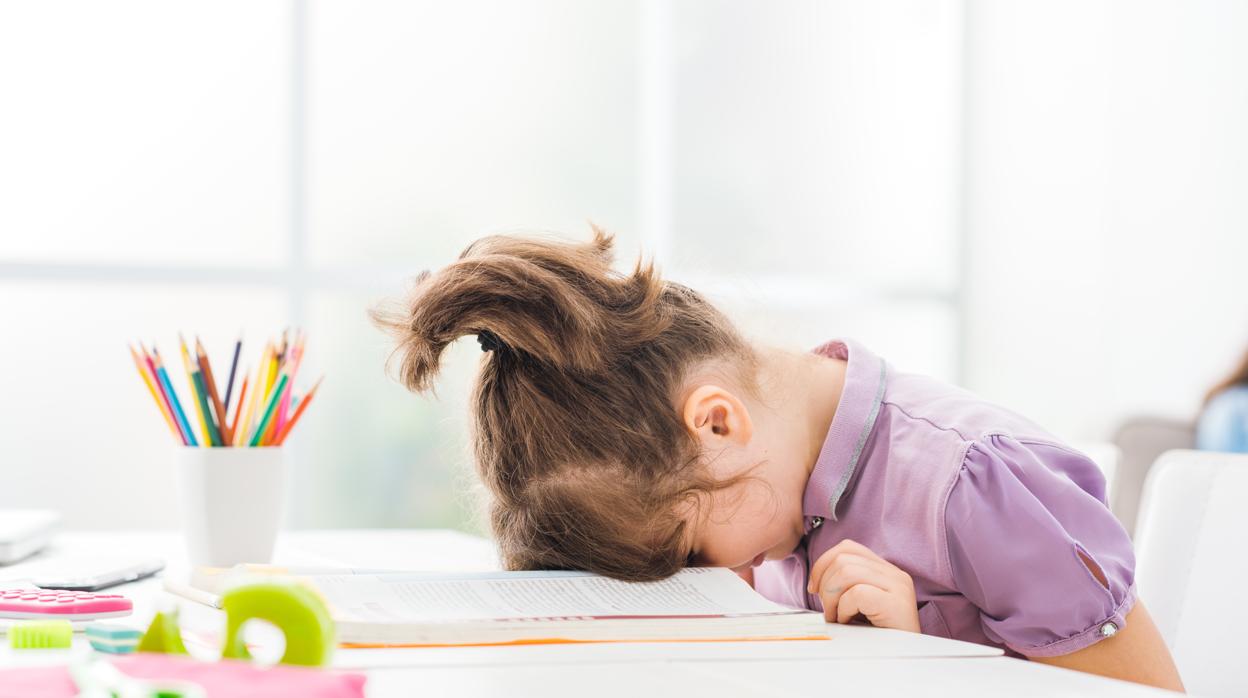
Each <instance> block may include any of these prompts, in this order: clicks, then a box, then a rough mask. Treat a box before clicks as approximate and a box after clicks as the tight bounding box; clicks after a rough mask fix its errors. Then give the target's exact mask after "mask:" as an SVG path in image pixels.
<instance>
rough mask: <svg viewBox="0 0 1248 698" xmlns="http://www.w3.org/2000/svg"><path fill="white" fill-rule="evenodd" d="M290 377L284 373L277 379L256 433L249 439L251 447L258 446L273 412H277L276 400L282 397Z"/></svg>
mask: <svg viewBox="0 0 1248 698" xmlns="http://www.w3.org/2000/svg"><path fill="white" fill-rule="evenodd" d="M289 379H290V377H289V376H287V375H286V374H285V373H283V374H282V377H281V378H279V379H278V381H277V386H276V387H275V388H274V389H273V394H272V395H271V396H269V400H268V405H267V406H266V407H265V408H264V416H263V417H261V419H260V424H259V425H257V426H256V433H255V435H254V436H252V437H251V445H252V446H259V445H260V439H261V438H263V437H264V432H265V430H266V429H268V427H269V422H270V421H272V420H273V412H274V411H276V410H277V402H278V399H279V398H280V397H281V396H282V390H284V389H285V388H286V383H287V382H288V381H289Z"/></svg>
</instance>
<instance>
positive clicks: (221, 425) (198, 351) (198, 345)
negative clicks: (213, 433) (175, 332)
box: [195, 337, 230, 446]
mask: <svg viewBox="0 0 1248 698" xmlns="http://www.w3.org/2000/svg"><path fill="white" fill-rule="evenodd" d="M195 359H196V361H198V363H199V372H200V373H201V374H203V378H204V385H205V386H207V388H208V397H209V398H210V399H211V401H212V402H211V404H212V408H213V409H214V410H215V411H216V414H217V429H218V430H220V432H221V440H220V441H221V445H222V446H224V445H226V444H228V443H229V442H230V424H229V422H228V421H226V418H225V405H223V404H221V395H220V393H218V392H217V381H216V380H215V379H214V378H213V377H212V363H211V362H209V361H208V352H206V351H204V343H203V342H201V341H199V337H196V338H195Z"/></svg>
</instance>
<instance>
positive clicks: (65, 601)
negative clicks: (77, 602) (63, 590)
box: [56, 599, 74, 603]
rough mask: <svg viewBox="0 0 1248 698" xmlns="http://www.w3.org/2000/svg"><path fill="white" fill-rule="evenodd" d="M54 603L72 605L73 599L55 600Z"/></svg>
mask: <svg viewBox="0 0 1248 698" xmlns="http://www.w3.org/2000/svg"><path fill="white" fill-rule="evenodd" d="M56 602H57V603H73V602H74V600H73V599H57V600H56Z"/></svg>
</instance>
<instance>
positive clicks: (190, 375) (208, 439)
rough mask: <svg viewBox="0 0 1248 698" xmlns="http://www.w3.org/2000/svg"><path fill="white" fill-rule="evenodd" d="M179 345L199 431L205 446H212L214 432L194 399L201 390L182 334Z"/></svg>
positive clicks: (179, 337)
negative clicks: (196, 381)
mask: <svg viewBox="0 0 1248 698" xmlns="http://www.w3.org/2000/svg"><path fill="white" fill-rule="evenodd" d="M178 344H181V345H182V364H183V365H184V366H186V380H187V382H188V383H190V384H191V402H192V403H194V404H195V414H197V415H199V429H200V431H202V432H203V434H204V439H203V444H204V445H205V446H211V445H212V432H211V431H209V430H208V422H207V420H206V419H205V417H204V409H203V408H202V407H200V405H199V400H196V399H194V398H195V396H196V395H198V394H199V390H197V389H196V388H195V376H194V371H192V370H191V353H190V352H189V351H187V350H186V340H185V339H182V333H181V332H179V333H178Z"/></svg>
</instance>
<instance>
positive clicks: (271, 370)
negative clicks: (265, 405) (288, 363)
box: [261, 347, 278, 400]
mask: <svg viewBox="0 0 1248 698" xmlns="http://www.w3.org/2000/svg"><path fill="white" fill-rule="evenodd" d="M277 363H278V361H277V348H276V347H274V349H273V353H272V354H270V355H269V365H268V368H267V372H266V373H265V378H264V392H263V393H261V396H262V398H261V399H263V400H268V399H269V396H270V395H271V394H272V393H273V383H274V381H276V380H277Z"/></svg>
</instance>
